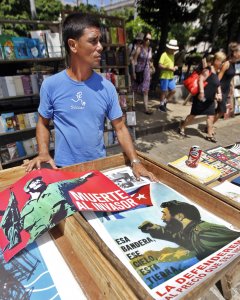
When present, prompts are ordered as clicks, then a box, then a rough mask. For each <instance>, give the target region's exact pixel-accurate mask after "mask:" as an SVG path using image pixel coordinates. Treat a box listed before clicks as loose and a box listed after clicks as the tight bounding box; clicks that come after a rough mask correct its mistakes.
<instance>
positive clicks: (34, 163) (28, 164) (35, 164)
mask: <svg viewBox="0 0 240 300" xmlns="http://www.w3.org/2000/svg"><path fill="white" fill-rule="evenodd" d="M41 163H48V164H50V165H51V166H52V168H53V169H57V167H56V165H55V162H54V160H53V159H52V157H51V156H50V155H49V154H45V155H43V154H42V155H38V156H37V157H35V158H34V159H32V160H30V161H24V163H23V165H22V166H23V167H25V168H26V172H30V171H32V170H35V169H41Z"/></svg>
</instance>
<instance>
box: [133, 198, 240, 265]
mask: <svg viewBox="0 0 240 300" xmlns="http://www.w3.org/2000/svg"><path fill="white" fill-rule="evenodd" d="M161 207H162V220H163V222H164V223H166V226H165V227H164V226H160V225H157V224H153V223H151V222H149V221H144V222H143V223H142V224H141V225H140V226H139V227H138V228H139V229H140V230H141V231H142V232H145V233H149V234H150V235H151V236H152V237H153V238H158V239H163V240H167V241H170V242H174V243H176V244H178V245H179V246H182V247H184V248H186V249H187V250H189V251H193V252H195V254H196V257H197V258H198V259H199V260H201V259H203V258H205V257H207V256H209V255H210V254H212V253H214V252H215V251H217V250H219V249H220V248H222V247H224V246H226V245H227V244H228V243H230V242H231V241H233V240H235V239H236V238H238V237H239V236H240V232H237V231H233V230H230V229H229V228H227V227H225V226H223V225H218V224H212V223H208V222H205V221H202V220H201V216H200V213H199V211H198V209H197V208H196V207H195V206H194V205H191V204H188V203H185V202H180V201H177V200H172V201H168V202H163V203H162V204H161Z"/></svg>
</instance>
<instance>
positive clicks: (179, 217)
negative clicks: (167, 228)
mask: <svg viewBox="0 0 240 300" xmlns="http://www.w3.org/2000/svg"><path fill="white" fill-rule="evenodd" d="M174 217H175V219H177V220H178V221H182V220H183V219H184V218H185V216H184V214H183V213H178V214H176V215H175V216H174Z"/></svg>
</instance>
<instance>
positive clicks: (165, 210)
mask: <svg viewBox="0 0 240 300" xmlns="http://www.w3.org/2000/svg"><path fill="white" fill-rule="evenodd" d="M171 218H172V216H171V214H170V212H169V210H168V208H167V207H164V208H163V209H162V218H161V219H162V220H163V222H164V223H168V222H170V220H171Z"/></svg>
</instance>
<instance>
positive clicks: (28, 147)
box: [22, 139, 36, 156]
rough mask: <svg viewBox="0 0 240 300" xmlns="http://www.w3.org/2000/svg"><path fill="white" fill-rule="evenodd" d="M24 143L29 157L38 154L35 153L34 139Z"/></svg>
mask: <svg viewBox="0 0 240 300" xmlns="http://www.w3.org/2000/svg"><path fill="white" fill-rule="evenodd" d="M22 142H23V147H24V150H25V152H26V154H27V155H29V156H32V155H34V154H36V152H35V151H34V145H33V142H32V139H28V140H24V141H22Z"/></svg>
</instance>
